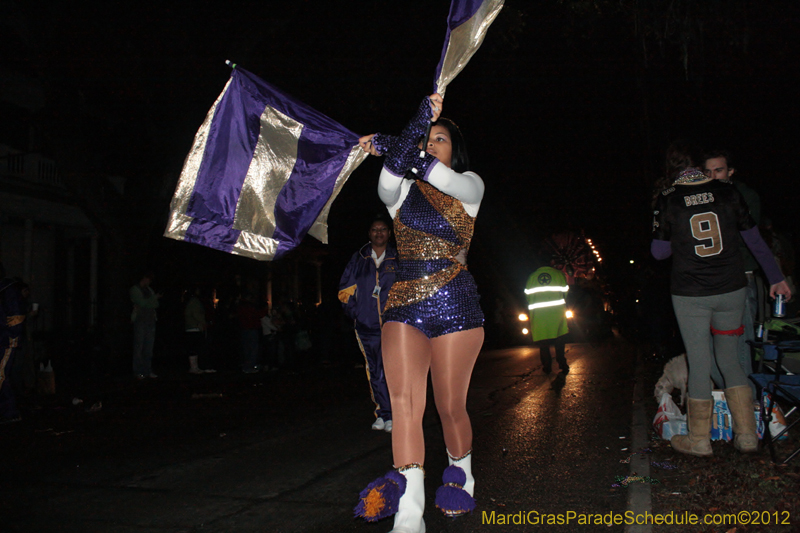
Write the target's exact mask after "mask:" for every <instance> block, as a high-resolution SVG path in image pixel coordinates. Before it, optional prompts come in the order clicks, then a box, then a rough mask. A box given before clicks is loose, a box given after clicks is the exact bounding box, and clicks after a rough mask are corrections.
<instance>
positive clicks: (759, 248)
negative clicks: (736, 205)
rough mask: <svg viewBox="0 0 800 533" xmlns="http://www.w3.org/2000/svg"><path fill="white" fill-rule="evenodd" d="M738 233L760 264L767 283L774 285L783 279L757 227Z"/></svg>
mask: <svg viewBox="0 0 800 533" xmlns="http://www.w3.org/2000/svg"><path fill="white" fill-rule="evenodd" d="M739 233H740V234H741V235H742V239H744V242H745V244H747V247H748V248H750V251H751V252H753V256H754V257H755V258H756V261H758V264H759V265H761V269H762V270H763V271H764V274H765V275H766V276H767V281H769V284H770V285H775V284H776V283H780V282H781V281H783V279H784V277H783V274H782V273H781V269H780V268H779V267H778V263H776V262H775V257H774V256H773V255H772V251H771V250H770V249H769V246H767V243H765V242H764V239H762V238H761V234H760V233H759V232H758V227H753V228H750V229H748V230H744V231H740V232H739Z"/></svg>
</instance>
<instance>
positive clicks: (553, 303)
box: [525, 266, 569, 374]
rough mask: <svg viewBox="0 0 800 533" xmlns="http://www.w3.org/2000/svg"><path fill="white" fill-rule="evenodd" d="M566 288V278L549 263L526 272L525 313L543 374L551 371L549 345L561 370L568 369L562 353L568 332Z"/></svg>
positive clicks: (565, 371)
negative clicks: (526, 313) (527, 315)
mask: <svg viewBox="0 0 800 533" xmlns="http://www.w3.org/2000/svg"><path fill="white" fill-rule="evenodd" d="M568 290H569V286H568V285H567V277H566V276H565V275H564V273H563V272H562V271H560V270H557V269H555V268H553V267H549V266H543V267H541V268H539V269H537V270H536V271H535V272H534V273H533V274H531V275H530V277H529V278H528V283H527V284H526V286H525V296H526V297H527V298H528V313H529V314H530V317H531V318H530V320H531V336H532V338H533V342H534V343H535V344H536V345H537V346H538V347H539V358H540V359H541V361H542V368H543V370H544V373H545V374H549V373H550V372H552V371H553V360H552V356H551V355H550V347H551V346H552V347H553V349H554V350H555V355H556V361H558V367H559V368H560V370H561V373H562V374H567V373H568V372H569V365H568V364H567V358H566V355H565V352H566V342H567V333H569V326H568V324H567V314H566V313H567V301H566V293H567V291H568Z"/></svg>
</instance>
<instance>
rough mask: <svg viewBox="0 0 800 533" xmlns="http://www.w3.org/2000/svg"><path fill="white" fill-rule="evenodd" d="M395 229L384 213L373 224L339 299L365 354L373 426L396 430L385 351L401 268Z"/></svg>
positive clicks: (346, 272)
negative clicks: (389, 301) (386, 318)
mask: <svg viewBox="0 0 800 533" xmlns="http://www.w3.org/2000/svg"><path fill="white" fill-rule="evenodd" d="M391 235H392V231H391V229H390V228H389V224H388V223H387V222H386V220H384V218H382V217H376V218H375V219H374V220H373V221H372V223H371V224H370V226H369V242H368V243H367V244H365V245H364V246H362V247H361V249H360V250H359V251H357V252H356V253H354V254H353V257H351V258H350V262H349V263H347V267H346V268H345V269H344V273H343V274H342V278H341V280H340V281H339V301H341V302H342V307H343V308H344V312H345V314H347V316H348V317H349V318H351V319H352V320H353V322H354V324H355V331H356V339H358V345H359V347H360V348H361V353H363V354H364V359H365V361H366V365H365V366H366V369H367V380H369V385H370V392H371V394H372V402H373V403H374V404H375V417H376V418H375V422H374V423H373V424H372V429H374V430H378V431H380V430H383V431H386V432H387V433H391V432H392V405H391V402H390V400H389V389H388V388H387V386H386V375H385V374H384V371H383V357H382V355H381V327H382V326H383V309H384V307H385V306H386V297H387V296H388V294H389V288H391V286H392V283H394V278H395V272H396V271H397V250H395V249H394V247H393V246H391V245H390V244H389V238H390V237H391Z"/></svg>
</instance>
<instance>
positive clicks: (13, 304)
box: [0, 263, 25, 424]
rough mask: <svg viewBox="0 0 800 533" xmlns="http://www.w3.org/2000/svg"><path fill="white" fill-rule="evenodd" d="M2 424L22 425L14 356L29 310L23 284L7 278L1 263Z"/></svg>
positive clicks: (0, 419) (0, 384)
mask: <svg viewBox="0 0 800 533" xmlns="http://www.w3.org/2000/svg"><path fill="white" fill-rule="evenodd" d="M0 311H2V316H0V424H7V423H11V422H19V421H20V414H19V410H18V409H17V402H16V399H15V397H14V390H13V387H12V381H13V379H14V377H13V374H14V370H13V369H14V357H15V356H16V351H17V347H18V346H19V339H20V335H21V334H22V324H23V323H24V322H25V309H24V308H23V303H22V294H21V293H20V289H19V282H18V281H16V280H13V279H11V278H7V277H6V271H5V268H4V267H3V264H2V263H0Z"/></svg>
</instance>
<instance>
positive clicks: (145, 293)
mask: <svg viewBox="0 0 800 533" xmlns="http://www.w3.org/2000/svg"><path fill="white" fill-rule="evenodd" d="M152 282H153V273H152V272H147V273H145V274H144V275H143V276H142V278H141V279H140V280H139V283H137V284H136V285H134V286H133V287H131V288H130V291H128V292H129V295H130V298H131V303H132V304H133V312H132V313H131V322H132V323H133V374H134V375H135V376H136V379H144V378H147V377H149V378H157V377H158V376H157V375H156V374H154V373H153V344H154V343H155V338H156V309H157V308H158V304H159V300H160V299H161V294H158V293H156V292H154V291H153V289H152V288H150V284H151V283H152Z"/></svg>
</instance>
